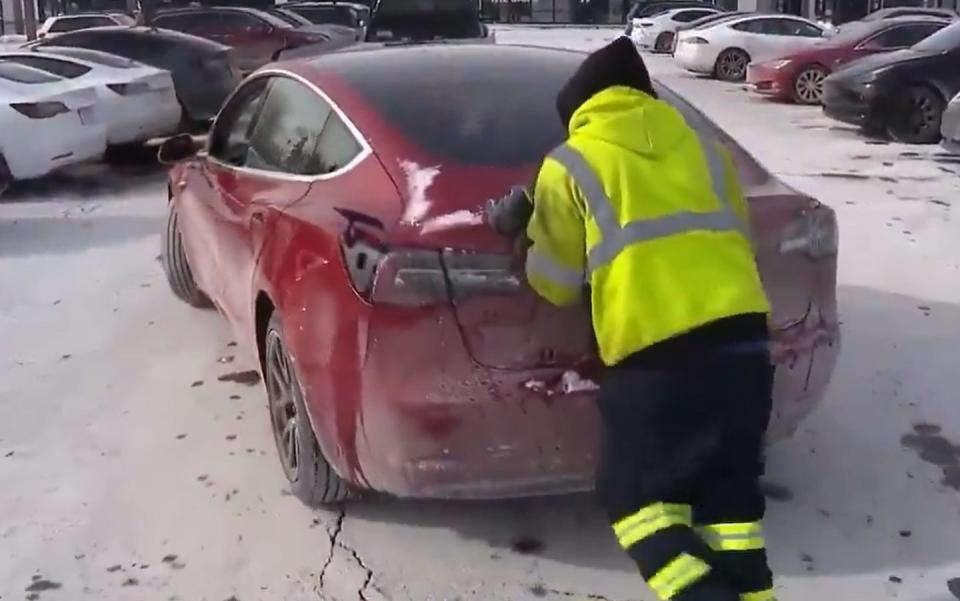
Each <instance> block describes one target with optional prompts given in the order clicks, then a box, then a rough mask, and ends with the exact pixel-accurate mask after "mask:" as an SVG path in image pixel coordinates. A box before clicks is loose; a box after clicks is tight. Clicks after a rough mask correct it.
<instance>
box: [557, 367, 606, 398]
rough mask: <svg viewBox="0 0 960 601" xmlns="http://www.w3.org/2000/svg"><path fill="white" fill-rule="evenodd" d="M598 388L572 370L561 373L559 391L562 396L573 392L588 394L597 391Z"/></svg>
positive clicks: (595, 384) (594, 383) (591, 381)
mask: <svg viewBox="0 0 960 601" xmlns="http://www.w3.org/2000/svg"><path fill="white" fill-rule="evenodd" d="M599 389H600V386H598V385H597V383H596V382H594V381H593V380H591V379H589V378H584V377H583V376H581V375H580V374H578V373H577V372H575V371H573V370H569V369H568V370H567V371H565V372H563V376H561V378H560V391H561V392H563V394H573V393H575V392H590V391H593V390H599Z"/></svg>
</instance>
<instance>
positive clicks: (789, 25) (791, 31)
mask: <svg viewBox="0 0 960 601" xmlns="http://www.w3.org/2000/svg"><path fill="white" fill-rule="evenodd" d="M771 20H775V21H776V22H777V27H778V28H779V30H780V31H779V32H778V33H779V34H780V35H789V36H794V37H801V38H820V37H823V32H822V31H820V30H819V29H818V28H816V27H814V26H813V25H811V24H810V23H807V22H806V21H798V20H796V19H771Z"/></svg>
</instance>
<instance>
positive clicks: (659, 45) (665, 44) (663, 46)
mask: <svg viewBox="0 0 960 601" xmlns="http://www.w3.org/2000/svg"><path fill="white" fill-rule="evenodd" d="M673 35H675V34H671V33H670V32H669V31H663V32H661V33H660V35H658V36H657V39H656V40H654V42H653V51H654V52H670V44H671V43H672V40H673V38H672V36H673Z"/></svg>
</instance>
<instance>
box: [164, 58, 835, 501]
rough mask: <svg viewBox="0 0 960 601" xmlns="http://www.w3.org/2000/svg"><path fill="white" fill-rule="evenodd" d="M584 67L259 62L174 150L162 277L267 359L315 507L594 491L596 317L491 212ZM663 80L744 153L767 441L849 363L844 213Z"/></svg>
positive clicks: (525, 169)
mask: <svg viewBox="0 0 960 601" xmlns="http://www.w3.org/2000/svg"><path fill="white" fill-rule="evenodd" d="M583 58H584V55H583V54H580V53H577V52H571V51H566V50H553V49H547V48H533V47H521V46H507V45H497V46H490V45H487V44H477V45H470V44H465V45H460V44H458V45H444V44H437V45H431V44H413V45H389V46H377V45H373V44H371V45H361V46H357V47H354V48H350V49H346V50H341V51H338V52H333V53H329V54H325V55H323V56H320V57H316V58H311V59H300V60H296V61H291V62H286V63H278V64H275V65H273V66H271V67H267V68H264V69H262V70H260V71H258V72H256V73H255V74H254V75H252V76H251V77H249V78H248V79H247V80H246V81H245V82H244V83H243V84H242V85H241V86H240V87H239V88H238V89H237V90H236V91H235V92H234V94H233V96H232V97H231V98H230V99H229V100H228V102H227V103H226V105H225V106H224V108H223V110H222V111H221V112H220V115H219V116H218V118H217V120H216V122H215V124H214V125H213V128H212V130H211V133H210V136H209V140H208V141H207V142H206V145H205V147H204V148H203V149H199V152H197V150H198V149H196V148H194V145H193V143H192V142H191V141H190V139H188V138H174V139H172V140H170V141H168V142H167V143H166V144H165V145H164V146H163V147H162V148H161V151H160V154H161V159H162V160H164V161H165V162H168V163H172V162H176V163H175V164H174V166H173V167H172V168H171V171H170V184H169V220H168V224H167V230H166V235H165V236H164V248H163V255H162V258H163V265H164V268H165V270H166V273H167V277H168V280H169V283H170V285H171V287H172V289H173V291H174V293H175V294H176V295H177V296H178V297H180V298H181V299H183V300H185V301H186V302H188V303H191V304H193V305H197V306H210V305H212V306H213V307H216V309H217V310H219V312H220V313H222V314H223V315H224V316H225V317H226V319H227V321H229V323H230V324H231V326H232V327H233V328H234V330H235V333H236V336H237V339H238V341H239V343H240V345H241V346H242V347H243V348H245V349H246V350H247V351H248V352H249V354H250V357H251V359H256V361H257V362H258V363H259V365H260V367H261V370H262V373H263V377H264V382H265V385H266V390H267V395H268V399H269V408H270V409H269V419H270V422H271V425H272V427H273V432H274V436H275V438H276V442H277V448H278V452H279V455H280V459H281V463H282V466H283V469H284V471H285V473H286V476H287V478H288V479H289V481H290V483H291V487H292V490H293V492H294V493H295V494H296V495H297V496H298V497H299V498H300V499H302V500H303V501H304V502H306V503H309V504H323V503H332V502H337V501H341V500H343V499H345V498H347V497H348V496H349V495H351V494H354V493H356V492H359V491H363V490H373V491H379V492H384V493H389V494H392V495H397V496H404V497H434V498H466V497H469V498H496V497H513V496H523V495H534V494H544V493H559V492H565V491H575V490H583V489H587V488H589V487H590V486H591V485H592V482H593V472H594V466H595V464H596V461H597V448H598V436H599V431H598V426H599V422H598V416H597V413H596V410H595V407H594V395H595V389H596V384H595V382H596V381H598V379H599V378H600V377H602V375H601V373H600V369H599V365H598V360H597V358H596V354H595V348H594V341H593V337H592V333H591V328H590V317H589V310H588V308H587V307H586V306H580V307H574V308H568V309H557V308H554V307H552V306H549V305H548V304H545V303H544V302H541V301H540V300H539V299H538V297H537V296H536V295H535V294H534V293H533V292H532V291H531V289H530V288H529V287H528V286H527V284H526V283H525V281H524V279H523V276H522V269H521V268H520V265H518V261H517V260H516V259H515V258H513V257H514V255H513V253H512V249H511V245H510V244H509V243H508V242H507V241H505V240H504V239H502V238H500V237H498V236H497V235H495V234H494V233H493V232H492V231H491V230H490V229H489V228H488V227H487V226H486V225H485V224H484V223H483V219H482V217H481V210H482V206H483V204H484V202H485V201H486V200H487V199H488V198H491V197H495V196H498V195H500V194H502V193H503V192H504V191H505V190H507V189H509V187H510V186H511V185H514V184H518V183H526V182H529V181H531V179H532V177H533V174H534V172H535V170H536V168H537V166H538V164H539V161H540V160H541V159H542V157H543V156H544V155H545V154H546V153H547V152H549V151H550V150H551V149H552V148H553V147H554V146H555V145H557V144H559V143H561V142H562V141H563V140H564V139H565V131H564V128H563V127H562V126H561V124H560V121H559V119H558V118H557V116H556V111H555V109H554V98H555V96H556V93H557V92H558V91H559V89H560V87H561V86H562V85H563V84H564V82H565V81H566V80H567V79H568V78H569V77H570V76H571V75H572V73H573V72H574V70H575V69H576V68H577V66H578V65H579V64H580V62H581V61H582V60H583ZM658 90H659V93H660V95H661V97H662V98H663V99H665V100H666V101H667V102H670V103H671V104H673V105H674V106H676V107H677V108H678V109H679V110H680V111H681V112H682V113H683V114H684V115H685V116H686V118H687V120H688V121H689V122H690V123H691V125H693V126H694V127H695V128H696V129H697V130H698V131H699V132H700V133H701V134H702V135H706V136H712V137H715V138H717V139H719V140H720V141H722V142H723V143H724V144H726V145H727V146H728V147H729V148H730V150H731V152H732V153H733V155H734V157H735V160H736V162H737V165H738V168H739V172H740V175H741V177H742V180H743V184H744V187H745V190H746V194H747V196H748V197H749V204H750V210H751V214H752V227H753V238H754V244H755V247H756V251H757V255H758V260H759V264H760V269H761V272H762V275H763V279H764V283H765V285H766V287H767V290H768V291H769V294H770V297H771V299H772V302H773V307H774V311H773V314H772V316H771V320H772V324H773V329H774V340H773V342H772V346H773V348H772V351H773V356H774V358H775V361H776V363H777V376H776V393H775V394H776V402H775V411H774V414H773V417H772V421H771V424H770V429H769V437H770V438H771V439H778V438H782V437H784V436H786V435H789V434H790V433H792V432H793V430H794V429H795V428H796V427H797V425H798V423H799V422H800V421H801V420H802V419H803V417H804V416H806V415H807V414H808V413H809V412H810V411H811V410H812V409H813V408H814V407H815V406H816V405H817V404H818V403H819V402H820V400H821V399H822V398H823V396H824V391H825V390H826V387H827V383H828V382H829V380H830V377H831V374H832V372H833V369H834V365H835V363H836V359H837V353H838V350H839V334H838V325H837V306H836V296H835V291H836V268H837V224H836V220H835V216H834V212H833V211H832V210H831V209H830V208H828V207H826V206H824V205H823V204H821V203H820V202H818V201H817V200H815V199H813V198H810V197H808V196H805V195H803V194H801V193H799V192H797V191H796V190H793V189H792V188H790V187H788V186H787V185H785V184H783V183H782V182H780V181H778V180H777V179H776V178H775V177H774V176H772V175H771V174H770V173H769V172H768V171H766V170H765V169H764V168H763V167H761V166H760V165H759V164H758V163H757V162H756V161H755V160H754V159H753V157H751V156H750V155H749V154H748V153H747V152H746V151H744V150H743V149H742V148H741V147H740V146H739V145H737V143H736V142H735V141H734V140H732V139H731V138H730V137H729V136H727V135H726V134H725V133H724V132H723V131H721V130H720V129H719V128H718V127H717V126H716V125H715V124H714V123H712V122H711V121H709V120H708V119H707V118H705V117H704V116H703V115H702V114H701V113H699V112H698V111H697V110H696V109H695V108H693V107H692V106H691V105H689V104H688V103H687V102H685V101H684V100H683V99H682V98H680V97H679V96H678V95H676V94H675V93H673V92H672V91H670V90H669V89H668V88H666V87H664V86H662V85H659V86H658ZM505 98H509V99H510V101H509V102H504V99H505ZM638 402H642V399H638ZM265 419H266V416H265Z"/></svg>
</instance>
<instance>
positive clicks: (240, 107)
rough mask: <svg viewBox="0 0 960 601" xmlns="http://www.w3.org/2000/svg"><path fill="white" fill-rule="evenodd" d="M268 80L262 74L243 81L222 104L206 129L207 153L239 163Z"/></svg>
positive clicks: (246, 148)
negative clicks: (228, 101) (240, 86)
mask: <svg viewBox="0 0 960 601" xmlns="http://www.w3.org/2000/svg"><path fill="white" fill-rule="evenodd" d="M268 82H269V80H268V79H267V78H265V77H261V78H258V79H254V80H253V81H251V82H249V83H247V84H245V85H244V86H243V87H242V88H240V90H238V91H237V93H236V95H234V97H233V98H232V99H231V100H230V103H229V104H228V105H227V106H225V107H224V108H223V112H221V114H220V116H219V117H217V122H216V124H215V125H214V126H213V131H211V133H210V156H212V157H213V158H215V159H217V160H219V161H223V162H224V163H227V164H228V165H234V166H237V167H240V166H243V165H244V164H245V162H246V159H247V152H248V149H249V147H250V135H251V133H252V131H253V125H254V122H255V120H256V117H257V115H258V114H259V112H260V107H261V106H262V105H263V99H264V97H265V96H266V90H267V84H268Z"/></svg>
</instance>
